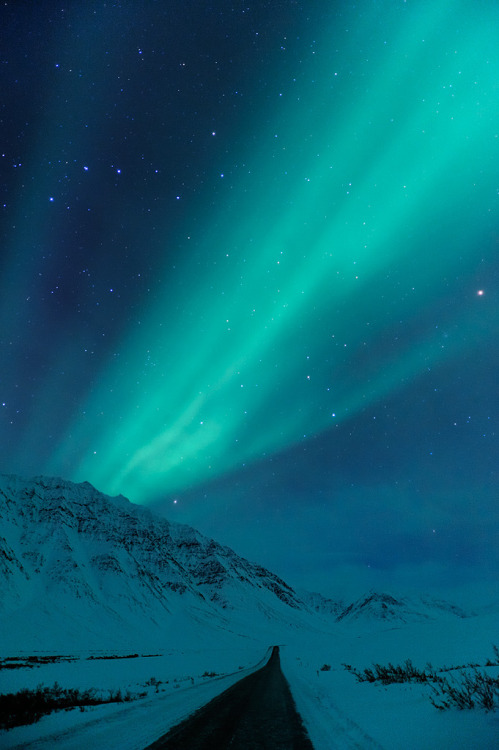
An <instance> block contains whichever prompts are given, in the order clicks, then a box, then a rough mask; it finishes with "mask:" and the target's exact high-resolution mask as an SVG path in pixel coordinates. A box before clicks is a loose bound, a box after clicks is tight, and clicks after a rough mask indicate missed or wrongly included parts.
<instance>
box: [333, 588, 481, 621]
mask: <svg viewBox="0 0 499 750" xmlns="http://www.w3.org/2000/svg"><path fill="white" fill-rule="evenodd" d="M445 616H450V617H467V614H466V613H465V612H464V611H463V610H462V609H460V608H459V607H456V606H455V605H453V604H449V603H448V602H444V601H442V600H437V599H431V598H429V597H417V598H416V597H412V598H409V597H395V596H392V595H391V594H388V593H382V592H376V591H370V592H369V593H367V594H364V596H361V597H360V598H359V599H357V600H356V601H355V602H353V603H352V604H350V605H349V606H348V607H346V608H345V609H344V610H343V611H342V612H341V613H340V614H339V615H338V617H337V621H338V622H352V621H358V622H364V623H366V624H367V623H370V622H373V621H385V622H388V623H394V624H405V623H410V622H425V621H431V620H436V619H440V618H442V617H445Z"/></svg>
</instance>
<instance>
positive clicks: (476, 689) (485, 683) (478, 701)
mask: <svg viewBox="0 0 499 750" xmlns="http://www.w3.org/2000/svg"><path fill="white" fill-rule="evenodd" d="M494 654H495V661H492V660H491V659H487V661H486V664H485V666H487V667H491V666H492V667H495V666H499V649H497V647H496V646H494ZM343 667H344V668H345V669H346V670H347V672H350V673H351V674H353V675H354V677H355V678H356V679H357V681H358V682H371V683H373V682H380V683H381V684H382V685H390V684H392V683H402V682H418V683H423V684H427V685H428V686H429V688H430V690H431V694H430V695H429V699H430V702H431V703H432V705H433V706H435V708H438V709H439V710H440V711H443V710H446V709H449V708H458V709H460V710H463V709H472V708H483V709H485V710H486V711H494V710H495V709H496V708H499V677H492V676H491V675H489V674H487V673H486V672H485V671H482V672H480V671H479V669H478V667H479V665H478V664H468V665H467V666H460V667H443V668H441V669H439V670H435V669H434V668H433V667H432V665H431V664H430V663H428V664H427V665H426V667H425V669H418V668H417V667H415V666H414V664H413V663H412V662H411V660H410V659H407V660H406V661H405V662H404V664H403V665H397V666H395V665H393V664H391V663H389V664H388V665H387V666H383V665H382V664H373V666H372V668H371V667H366V668H365V669H363V670H358V669H355V668H354V667H352V665H351V664H343ZM470 670H473V671H470ZM450 671H455V672H456V673H457V674H456V676H455V677H454V678H453V679H452V680H450V679H448V678H447V677H442V675H441V673H442V672H450Z"/></svg>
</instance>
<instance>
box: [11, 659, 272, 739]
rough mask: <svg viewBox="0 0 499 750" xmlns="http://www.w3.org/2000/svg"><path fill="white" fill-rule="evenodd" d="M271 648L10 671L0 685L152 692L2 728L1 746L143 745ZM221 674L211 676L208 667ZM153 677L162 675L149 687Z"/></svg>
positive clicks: (83, 661)
mask: <svg viewBox="0 0 499 750" xmlns="http://www.w3.org/2000/svg"><path fill="white" fill-rule="evenodd" d="M269 655H270V650H267V649H265V648H262V647H256V646H255V647H251V646H250V647H248V645H246V646H244V647H239V648H238V647H232V648H219V649H217V648H213V649H211V650H206V649H203V650H202V651H201V650H195V649H193V650H190V651H170V652H169V653H167V654H164V655H162V656H146V657H139V658H134V659H110V660H108V659H95V660H88V659H86V658H83V659H77V660H75V661H72V662H59V663H55V664H47V665H43V666H41V667H35V668H33V669H19V670H2V671H1V672H0V692H2V693H6V692H12V691H15V690H18V689H20V688H21V687H30V688H33V687H36V685H38V684H40V683H43V684H45V685H53V683H54V681H55V680H57V681H58V682H59V684H60V685H61V686H62V687H78V688H80V689H81V690H84V689H86V688H90V687H99V688H103V689H104V692H106V691H108V690H116V689H118V688H121V690H122V691H123V692H124V693H125V692H126V691H127V690H129V691H130V692H131V693H143V692H147V697H144V698H141V699H138V700H135V701H132V702H130V703H119V704H105V705H101V706H95V707H90V708H86V709H85V710H84V711H83V712H82V711H80V710H79V709H72V710H71V711H58V712H54V713H52V714H51V715H50V716H45V717H44V718H42V719H41V720H40V721H39V722H37V723H36V724H32V725H29V726H24V727H16V728H14V729H11V730H10V731H8V732H5V731H4V732H2V731H0V747H2V748H18V750H20V749H21V748H30V750H38V749H40V750H42V748H43V749H44V750H48V749H49V748H54V747H57V748H58V750H59V749H60V750H81V748H82V747H93V748H108V749H109V750H112V749H113V748H116V749H117V750H118V748H120V750H142V749H143V748H144V747H145V746H146V745H148V744H150V743H151V742H154V740H156V739H158V737H159V736H160V735H161V734H164V733H165V732H167V731H168V729H169V728H170V727H172V726H174V725H175V724H177V723H178V722H179V721H182V720H183V719H184V718H186V717H187V716H189V715H190V714H191V713H192V712H193V711H195V710H196V709H197V708H199V707H200V706H202V705H204V704H205V703H207V702H208V701H209V700H211V699H212V698H213V697H215V696H216V695H218V694H219V693H221V692H222V691H223V690H225V689H226V688H228V687H230V685H233V684H234V682H236V681H237V680H239V679H241V677H243V676H245V675H247V674H250V673H251V672H253V671H254V670H255V669H258V668H260V667H261V666H263V665H264V663H265V661H266V660H267V659H268V657H269ZM214 672H215V673H216V676H203V675H205V673H209V674H210V675H211V674H212V673H214ZM151 677H153V678H155V681H160V684H159V685H158V686H157V687H156V686H154V685H153V686H147V685H146V683H147V682H149V681H150V679H151Z"/></svg>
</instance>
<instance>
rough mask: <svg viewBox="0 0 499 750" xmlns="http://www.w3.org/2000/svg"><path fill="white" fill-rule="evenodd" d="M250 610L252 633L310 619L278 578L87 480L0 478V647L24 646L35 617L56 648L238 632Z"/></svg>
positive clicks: (189, 529) (289, 588)
mask: <svg viewBox="0 0 499 750" xmlns="http://www.w3.org/2000/svg"><path fill="white" fill-rule="evenodd" d="M249 612H251V622H252V623H255V624H258V622H269V621H270V622H274V623H279V622H287V623H289V621H290V620H293V617H294V616H295V615H298V616H299V615H301V614H303V615H305V616H308V617H310V610H309V608H308V607H307V605H306V604H305V603H304V602H303V601H302V600H301V599H300V598H299V597H298V596H297V594H296V593H295V592H294V591H293V589H292V588H291V587H290V586H288V585H287V584H286V583H285V582H284V581H283V580H281V579H280V578H278V576H276V575H274V574H273V573H271V572H270V571H268V570H266V569H265V568H263V567H262V566H260V565H256V564H254V563H250V562H248V561H247V560H245V559H243V558H242V557H240V556H239V555H237V554H236V553H235V552H233V551H232V550H231V549H229V548H228V547H223V546H221V545H220V544H217V543H216V542H214V541H213V540H211V539H208V538H206V537H204V536H203V535H202V534H200V533H198V532H197V531H195V530H194V529H193V528H190V527H188V526H185V525H180V524H177V523H171V522H169V521H167V520H166V519H164V518H161V517H159V516H155V515H153V514H152V513H151V512H150V511H149V510H147V509H146V508H143V507H141V506H137V505H134V504H132V503H130V502H129V501H128V500H127V499H126V498H124V497H122V496H120V497H109V496H107V495H104V494H102V493H101V492H98V491H97V490H96V489H95V488H94V487H92V485H90V484H89V483H87V482H84V483H82V484H74V483H72V482H68V481H64V480H62V479H57V478H47V477H35V478H33V479H31V480H23V479H20V478H19V477H16V476H8V475H1V476H0V617H1V618H2V620H3V622H4V623H6V625H5V630H6V631H8V633H7V632H6V633H5V637H2V638H0V641H2V642H3V643H4V644H5V643H6V642H7V643H12V646H13V645H14V643H15V642H17V641H19V640H20V638H19V637H18V636H21V639H22V638H23V637H24V638H25V639H26V638H27V640H28V642H29V641H32V640H33V638H32V637H31V638H30V637H28V636H29V635H31V636H33V632H32V631H33V627H30V626H32V625H33V618H35V620H36V621H37V622H36V628H35V632H40V630H41V629H43V628H45V629H47V630H51V631H52V632H55V633H57V638H58V639H62V642H63V643H64V642H66V641H68V642H70V641H71V636H74V638H76V639H78V637H79V634H80V631H81V630H82V628H87V629H88V628H90V629H91V630H92V629H93V631H94V632H95V641H96V642H97V641H98V642H100V643H103V642H104V643H105V642H106V640H109V639H106V638H104V641H103V640H102V638H103V635H102V631H106V632H108V633H111V632H112V633H116V632H118V633H119V634H120V635H122V636H124V635H125V634H128V635H131V634H132V631H133V630H136V631H140V632H142V633H144V634H145V632H147V631H148V630H151V629H152V630H155V631H157V633H158V636H159V634H161V633H163V634H164V633H167V632H171V631H172V629H176V631H177V634H178V629H179V628H180V629H181V630H182V631H183V633H185V630H186V629H187V630H189V627H191V626H192V625H193V623H194V622H196V623H197V624H199V621H202V622H204V623H206V624H207V625H211V626H212V627H215V628H219V627H224V628H229V629H230V628H234V627H235V623H237V622H238V621H239V622H240V623H246V625H247V623H248V613H249ZM179 613H182V615H185V616H183V617H180V614H179ZM179 617H180V620H179ZM180 622H181V624H179V623H180ZM15 623H17V624H15ZM55 623H59V630H58V628H57V627H56V628H55V630H54V624H55ZM96 623H99V627H97V626H96ZM174 623H176V624H175V625H174ZM13 624H15V625H14V626H13ZM1 628H2V626H1V624H0V634H1V635H2V636H3V635H4V634H2V633H1ZM113 637H114V636H113ZM99 639H100V640H99ZM19 645H20V644H19ZM54 645H55V644H54Z"/></svg>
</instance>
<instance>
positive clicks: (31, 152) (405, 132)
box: [0, 0, 499, 585]
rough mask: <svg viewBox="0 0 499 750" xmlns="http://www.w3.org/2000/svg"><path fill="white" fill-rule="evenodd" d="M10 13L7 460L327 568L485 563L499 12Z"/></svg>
mask: <svg viewBox="0 0 499 750" xmlns="http://www.w3.org/2000/svg"><path fill="white" fill-rule="evenodd" d="M1 13H2V28H3V29H6V30H7V31H5V32H3V33H4V34H5V39H6V44H5V49H4V52H3V55H4V59H3V61H2V62H3V65H2V69H3V72H2V76H3V83H2V90H3V91H5V92H7V94H6V96H5V103H4V107H3V116H2V129H3V138H2V143H3V145H2V186H3V201H2V204H3V222H2V226H3V230H2V247H3V250H2V256H1V263H2V274H1V280H0V315H1V321H2V326H1V344H0V345H1V357H2V360H1V361H2V365H1V393H0V403H1V404H2V407H1V408H2V413H1V423H0V430H1V441H2V447H3V449H2V459H1V467H2V471H5V472H18V473H22V474H24V475H26V474H30V473H36V474H40V473H47V474H55V475H62V476H65V477H67V478H68V479H72V480H75V481H83V480H88V481H90V482H92V483H93V484H94V485H95V486H96V487H98V488H99V489H101V490H102V491H104V492H108V493H110V494H117V493H122V494H124V495H126V496H127V497H129V498H130V499H131V500H133V501H135V502H140V503H144V504H148V503H154V504H159V505H160V507H162V508H164V509H165V513H167V515H169V517H172V518H175V519H177V520H181V521H185V522H188V523H191V524H192V525H194V526H197V527H199V528H200V530H201V531H206V532H208V533H211V534H212V535H213V536H214V537H215V538H221V541H224V542H226V543H228V544H231V546H234V547H236V548H237V549H238V551H240V552H241V553H243V554H247V555H248V556H251V557H253V558H259V559H260V560H261V561H262V562H263V563H265V564H269V565H270V564H272V565H274V566H277V571H276V572H282V573H283V574H287V573H288V570H289V571H291V574H296V576H297V577H303V578H306V575H305V573H304V571H303V570H301V569H298V568H297V567H296V568H293V565H294V563H291V562H289V560H288V557H287V555H288V552H287V550H288V549H289V548H290V547H292V548H293V550H296V549H297V548H299V549H300V555H301V558H302V559H303V560H304V561H306V560H309V567H310V570H311V571H312V572H311V573H310V576H309V578H310V580H315V579H314V575H316V578H317V580H319V578H321V577H322V578H324V579H325V578H327V577H328V576H334V575H335V572H334V571H335V570H339V569H340V568H342V566H350V567H352V568H355V567H356V566H358V567H359V569H365V568H367V567H369V568H370V567H371V566H372V567H374V568H376V569H378V570H385V571H386V570H387V569H390V570H392V569H393V570H394V569H398V568H404V569H408V568H409V567H411V566H412V567H414V569H418V566H419V567H420V568H421V569H423V568H424V567H425V566H426V568H425V569H427V570H434V568H435V567H439V568H440V567H441V568H442V569H448V568H449V567H454V566H455V565H458V564H459V565H468V566H471V567H473V566H482V567H483V568H487V569H489V568H490V566H491V564H492V557H494V555H496V554H497V553H494V555H492V554H491V557H490V558H488V559H483V558H484V555H483V549H484V546H485V548H487V545H488V544H489V542H490V541H491V539H492V538H493V537H492V536H491V534H492V533H493V529H494V528H496V527H495V526H494V524H495V523H496V522H497V510H496V507H495V506H496V503H494V502H493V500H494V495H495V493H496V492H497V489H496V483H497V474H496V473H495V469H494V464H495V461H496V459H495V458H494V457H495V456H497V450H496V447H495V441H496V432H495V430H496V425H497V387H496V379H497V344H496V340H497V321H498V304H497V302H498V296H497V280H498V252H497V251H498V226H499V224H498V218H499V216H498V214H499V169H498V165H499V99H498V93H499V92H498V81H499V52H498V50H497V39H496V37H497V28H498V22H499V13H498V9H497V8H496V7H495V4H494V3H492V2H480V3H478V4H473V5H472V6H470V5H469V4H466V3H464V2H458V3H456V2H448V1H445V2H442V1H441V0H437V1H436V2H434V3H416V2H410V1H408V2H404V1H403V0H400V1H399V0H392V1H390V2H388V0H387V1H386V2H381V3H374V2H366V1H362V2H360V3H358V4H356V5H354V4H352V3H349V2H346V3H330V2H319V3H317V4H315V3H314V4H313V8H312V7H309V4H307V3H298V2H293V0H283V1H282V2H275V3H267V2H256V3H254V4H253V5H251V4H244V3H233V4H230V3H227V2H223V1H222V0H219V1H218V2H215V3H202V2H199V3H198V2H195V3H179V2H176V0H175V1H174V2H171V3H166V4H162V3H156V2H152V1H151V2H146V3H134V2H129V3H103V2H96V3H75V4H74V5H73V6H71V7H69V8H67V9H64V10H63V9H61V8H60V7H59V5H56V4H53V3H40V4H37V7H32V4H26V5H23V4H17V3H16V4H12V5H10V4H9V3H7V4H6V5H5V6H4V7H3V9H2V11H1ZM451 497H453V498H454V499H453V500H450V498H451ZM484 519H487V523H485V522H484ZM263 527H264V528H263ZM437 538H438V539H437ZM307 540H308V541H307ZM387 547H389V548H390V550H391V552H390V553H388V552H387ZM270 548H272V552H269V549H270ZM331 550H333V551H334V553H333V552H331ZM480 550H482V553H481V554H482V557H481V558H480V559H478V558H479V557H480ZM266 556H267V557H266ZM494 561H495V562H496V558H495V557H494ZM495 562H494V564H495ZM279 566H280V569H279ZM303 566H304V568H306V567H307V563H306V562H303ZM411 569H412V568H411ZM314 571H315V573H314ZM450 578H452V575H451V576H450ZM456 578H457V575H456ZM309 585H312V583H310V584H309Z"/></svg>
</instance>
